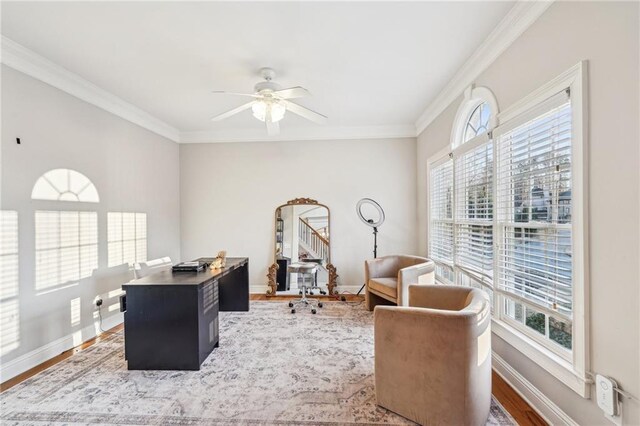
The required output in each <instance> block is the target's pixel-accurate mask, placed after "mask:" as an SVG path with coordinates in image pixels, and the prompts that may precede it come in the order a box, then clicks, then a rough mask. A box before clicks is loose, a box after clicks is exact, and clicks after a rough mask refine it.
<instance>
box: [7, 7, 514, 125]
mask: <svg viewBox="0 0 640 426" xmlns="http://www.w3.org/2000/svg"><path fill="white" fill-rule="evenodd" d="M513 4H514V3H513V2H488V1H477V2H403V3H397V2H396V3H390V2H331V3H327V2H269V3H267V2H258V3H249V2H2V34H3V35H5V36H7V37H9V38H10V39H12V40H13V41H15V42H17V43H19V44H21V45H22V46H24V47H26V48H27V49H30V50H32V51H33V52H35V53H37V54H39V55H42V56H43V57H45V58H47V59H49V60H51V61H53V62H55V63H57V64H58V65H61V66H62V67H64V68H66V69H67V70H69V71H71V72H73V73H76V74H78V75H79V76H81V77H83V78H85V79H87V80H89V81H90V82H92V83H94V84H96V85H97V86H99V87H101V88H103V89H105V90H107V91H109V92H111V93H112V94H114V95H116V96H118V97H120V98H122V99H124V100H125V101H127V102H129V103H131V104H133V105H135V106H137V107H138V108H141V109H142V110H144V111H146V112H148V113H149V114H151V115H153V116H155V117H156V118H158V119H160V120H162V121H164V122H165V123H167V124H169V125H170V126H173V127H175V128H177V129H179V130H180V131H182V132H201V133H202V132H209V133H210V134H212V135H215V134H216V133H218V134H225V135H232V134H234V132H237V134H239V135H250V132H260V134H262V132H264V134H266V131H264V129H263V128H262V126H263V123H260V122H259V121H257V120H256V119H254V118H253V117H252V116H251V112H250V111H245V112H243V113H241V114H240V115H238V116H235V117H233V118H230V119H228V120H226V121H223V122H219V123H212V122H211V121H210V117H212V116H214V115H216V114H218V113H221V112H224V111H226V110H228V109H231V108H234V107H235V106H238V105H240V104H242V103H244V102H246V100H245V98H240V97H234V96H225V95H214V94H211V93H210V92H211V90H227V91H234V92H251V91H252V89H253V85H254V84H255V83H256V82H258V81H259V80H260V77H259V76H258V74H257V70H258V68H260V67H263V66H270V67H272V68H274V69H275V70H276V72H277V73H278V75H277V77H276V81H277V82H278V83H280V84H281V85H282V86H283V87H289V86H295V85H301V86H304V87H306V88H307V89H309V90H310V91H311V93H312V94H313V96H312V97H311V98H308V99H303V100H300V101H299V103H300V104H303V105H304V106H306V107H308V108H311V109H313V110H316V111H318V112H320V113H323V114H325V115H327V116H328V117H329V123H328V124H327V127H328V129H323V130H329V129H334V128H335V129H338V128H341V129H343V130H344V128H350V129H352V132H353V133H357V132H358V131H359V130H358V129H363V128H367V127H369V126H375V128H379V129H381V131H383V129H384V128H392V127H394V126H395V127H401V126H413V125H414V123H415V122H416V119H417V118H418V116H420V114H421V113H422V112H423V111H424V109H425V107H427V105H428V104H429V103H430V102H431V101H432V100H433V99H434V98H435V96H436V95H437V94H438V93H439V92H440V91H441V90H442V89H443V87H444V86H445V85H446V84H447V82H448V81H449V80H450V79H451V77H452V76H453V75H454V74H455V72H456V71H457V70H458V69H459V68H460V67H461V66H462V65H463V63H464V62H465V60H466V59H467V58H468V57H469V56H470V55H471V54H472V53H473V52H474V49H475V48H477V47H478V46H479V45H480V44H481V43H482V42H483V41H484V40H485V38H486V37H487V36H488V34H489V33H490V32H491V30H492V29H493V28H494V27H495V26H496V25H497V24H498V22H499V21H500V20H501V19H502V18H503V17H504V16H505V15H506V14H507V12H508V11H509V9H510V8H511V7H512V6H513ZM317 127H318V125H317V124H314V123H311V122H307V121H306V120H303V119H301V118H299V117H297V116H294V115H293V114H287V116H286V117H285V119H284V120H283V121H282V122H281V133H282V135H284V136H285V137H286V134H287V132H290V133H292V134H293V133H295V134H300V135H303V134H304V131H305V130H306V129H308V130H312V131H317V129H314V128H317ZM248 132H249V133H248ZM325 133H326V132H325ZM327 136H329V135H327ZM248 137H249V136H248Z"/></svg>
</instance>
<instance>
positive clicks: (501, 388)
mask: <svg viewBox="0 0 640 426" xmlns="http://www.w3.org/2000/svg"><path fill="white" fill-rule="evenodd" d="M296 297H297V296H289V295H287V296H269V297H267V296H266V295H263V294H252V295H251V296H250V298H251V300H263V301H264V300H271V301H282V300H290V299H295V298H296ZM320 298H321V299H322V300H327V301H328V300H335V298H333V297H330V296H320ZM346 298H347V301H348V302H357V301H361V300H364V297H363V296H356V295H347V296H346ZM123 329H124V325H123V324H120V325H118V326H116V327H114V328H112V329H110V330H108V331H107V332H105V333H102V334H101V335H99V336H97V337H95V338H93V339H91V340H88V341H87V342H85V343H83V344H82V345H79V346H76V347H75V348H73V349H69V350H68V351H65V352H63V353H61V354H60V355H58V356H56V357H54V358H52V359H50V360H49V361H46V362H43V363H42V364H40V365H38V366H36V367H34V368H32V369H31V370H28V371H25V372H24V373H22V374H20V375H18V376H16V377H14V378H13V379H10V380H7V381H6V382H4V383H2V384H0V392H4V391H6V390H7V389H10V388H12V387H13V386H15V385H17V384H18V383H21V382H23V381H25V380H27V379H28V378H30V377H33V376H35V375H36V374H38V373H40V372H41V371H44V370H46V369H47V368H49V367H53V366H54V365H56V364H57V363H59V362H61V361H63V360H65V359H67V358H69V357H71V356H72V355H73V354H75V353H78V352H80V351H83V350H85V349H86V348H88V347H90V346H92V345H94V344H96V343H98V342H101V341H103V340H105V339H108V338H109V337H110V336H111V335H112V334H114V333H118V332H121V331H122V330H123ZM491 391H492V393H493V395H494V396H495V397H496V399H497V400H498V401H499V402H500V404H502V406H503V407H504V408H505V410H507V411H508V412H509V414H511V416H513V418H514V419H515V420H516V422H517V423H518V424H519V425H520V426H529V425H531V426H543V425H547V423H546V422H545V421H544V420H543V419H542V417H540V415H539V414H538V413H536V412H535V411H534V410H533V408H531V406H529V404H527V402H526V401H525V400H524V399H522V397H521V396H520V395H518V394H517V393H516V391H514V390H513V388H511V386H509V385H508V384H507V382H505V381H504V380H503V379H502V378H501V377H500V376H499V375H498V374H496V373H495V372H493V377H492V388H491Z"/></svg>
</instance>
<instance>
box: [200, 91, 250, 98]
mask: <svg viewBox="0 0 640 426" xmlns="http://www.w3.org/2000/svg"><path fill="white" fill-rule="evenodd" d="M211 93H215V94H216V95H235V96H248V97H250V98H261V97H262V96H261V95H256V94H255V93H236V92H225V91H224V90H213V91H212V92H211Z"/></svg>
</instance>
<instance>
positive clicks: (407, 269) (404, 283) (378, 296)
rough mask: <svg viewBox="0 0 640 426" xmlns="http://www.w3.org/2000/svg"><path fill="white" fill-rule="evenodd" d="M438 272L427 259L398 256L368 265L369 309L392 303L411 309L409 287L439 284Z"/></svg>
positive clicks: (386, 257) (378, 259)
mask: <svg viewBox="0 0 640 426" xmlns="http://www.w3.org/2000/svg"><path fill="white" fill-rule="evenodd" d="M434 270H435V265H434V263H433V261H432V260H429V259H427V258H426V257H418V256H407V255H395V256H384V257H379V258H377V259H373V260H367V261H365V263H364V275H365V283H366V286H367V291H366V292H365V298H366V301H367V309H369V310H370V311H372V310H373V308H374V307H375V306H376V305H379V304H385V305H388V304H390V303H393V304H396V305H398V306H409V293H408V291H409V285H410V284H435V281H434V277H435V273H434Z"/></svg>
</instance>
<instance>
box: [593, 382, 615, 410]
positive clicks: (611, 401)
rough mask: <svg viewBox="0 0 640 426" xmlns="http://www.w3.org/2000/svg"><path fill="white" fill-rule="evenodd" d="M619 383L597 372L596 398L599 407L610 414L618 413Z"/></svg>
mask: <svg viewBox="0 0 640 426" xmlns="http://www.w3.org/2000/svg"><path fill="white" fill-rule="evenodd" d="M616 386H617V383H616V382H615V380H613V379H610V378H609V377H606V376H601V375H600V374H596V400H597V401H598V407H600V409H601V410H602V411H604V413H605V414H606V415H608V416H617V415H618V395H617V393H616V391H615V388H616Z"/></svg>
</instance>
